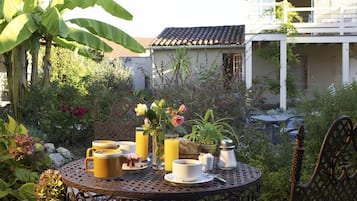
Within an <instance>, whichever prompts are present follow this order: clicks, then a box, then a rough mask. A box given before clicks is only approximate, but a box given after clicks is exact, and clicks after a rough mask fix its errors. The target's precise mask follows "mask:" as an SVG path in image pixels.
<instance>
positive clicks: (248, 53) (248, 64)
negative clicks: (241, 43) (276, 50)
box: [245, 41, 253, 89]
mask: <svg viewBox="0 0 357 201" xmlns="http://www.w3.org/2000/svg"><path fill="white" fill-rule="evenodd" d="M252 52H253V50H252V41H249V42H248V43H247V44H246V45H245V68H246V69H245V86H246V88H247V89H249V88H251V87H252V85H253V81H252V80H253V78H252V77H253V70H252V66H253V59H252V54H253V53H252Z"/></svg>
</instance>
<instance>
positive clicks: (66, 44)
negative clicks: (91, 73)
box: [53, 37, 94, 58]
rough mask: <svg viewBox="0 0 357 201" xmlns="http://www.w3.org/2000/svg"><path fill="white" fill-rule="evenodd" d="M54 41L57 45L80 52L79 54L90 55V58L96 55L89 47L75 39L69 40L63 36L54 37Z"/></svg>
mask: <svg viewBox="0 0 357 201" xmlns="http://www.w3.org/2000/svg"><path fill="white" fill-rule="evenodd" d="M53 42H55V43H56V44H57V45H59V46H61V47H64V48H67V49H70V50H72V51H73V52H78V54H80V55H82V56H85V57H88V58H93V57H94V55H93V54H92V53H91V52H90V51H89V50H88V47H86V46H84V45H81V44H79V43H77V42H74V41H68V40H66V39H63V38H59V37H57V38H54V39H53Z"/></svg>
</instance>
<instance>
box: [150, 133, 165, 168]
mask: <svg viewBox="0 0 357 201" xmlns="http://www.w3.org/2000/svg"><path fill="white" fill-rule="evenodd" d="M164 139H165V138H164V135H163V134H162V133H159V134H156V135H152V168H153V169H154V170H163V169H164Z"/></svg>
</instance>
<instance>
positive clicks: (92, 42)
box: [67, 28, 113, 52]
mask: <svg viewBox="0 0 357 201" xmlns="http://www.w3.org/2000/svg"><path fill="white" fill-rule="evenodd" d="M69 30H70V32H69V33H68V37H67V38H70V39H72V40H74V41H76V42H78V43H80V44H82V45H87V46H89V47H91V48H94V49H97V50H102V51H104V52H111V51H112V50H113V49H112V48H111V47H110V46H109V45H107V44H106V43H105V42H104V41H103V40H102V39H100V38H98V37H97V36H95V35H93V34H91V33H89V32H87V31H83V30H79V29H75V28H70V29H69Z"/></svg>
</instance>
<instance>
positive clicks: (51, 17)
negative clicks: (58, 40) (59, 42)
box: [41, 7, 69, 38]
mask: <svg viewBox="0 0 357 201" xmlns="http://www.w3.org/2000/svg"><path fill="white" fill-rule="evenodd" d="M41 24H42V25H43V26H44V27H45V28H46V29H47V31H48V33H49V34H51V35H53V36H58V35H59V36H61V37H64V38H65V37H67V34H68V32H69V29H68V27H67V25H66V23H65V21H64V20H63V18H62V16H61V14H60V13H59V11H58V10H57V8H55V7H52V8H49V9H46V11H45V13H44V14H43V15H41Z"/></svg>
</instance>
